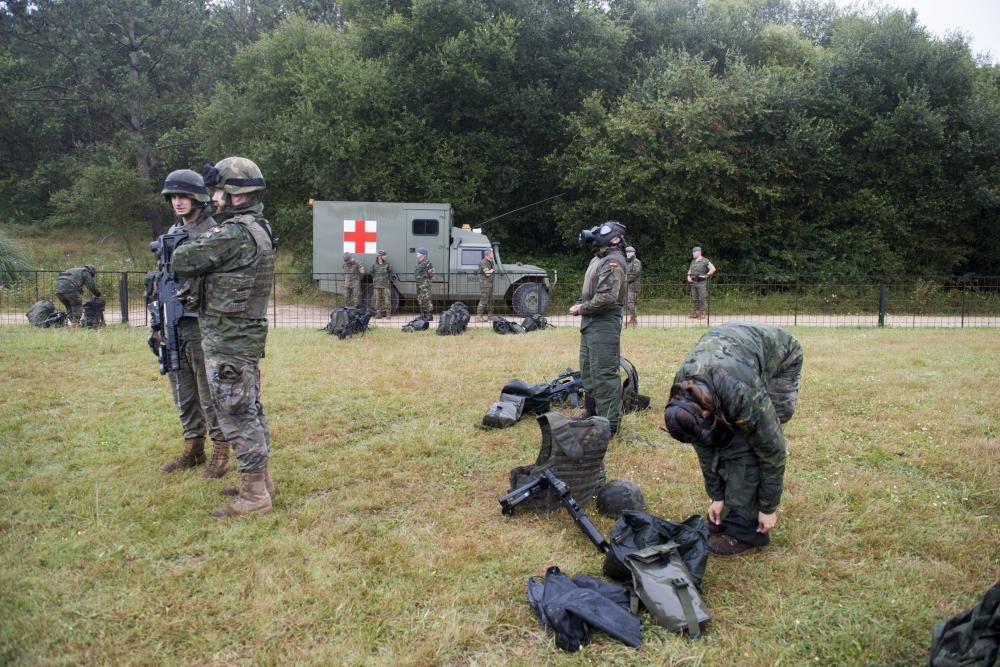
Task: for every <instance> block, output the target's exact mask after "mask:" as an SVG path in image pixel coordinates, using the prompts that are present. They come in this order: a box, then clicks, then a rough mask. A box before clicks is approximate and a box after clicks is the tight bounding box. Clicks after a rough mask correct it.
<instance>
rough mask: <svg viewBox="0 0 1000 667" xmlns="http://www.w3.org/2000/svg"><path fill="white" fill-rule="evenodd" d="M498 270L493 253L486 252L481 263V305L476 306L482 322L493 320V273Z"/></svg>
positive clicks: (490, 251)
mask: <svg viewBox="0 0 1000 667" xmlns="http://www.w3.org/2000/svg"><path fill="white" fill-rule="evenodd" d="M496 269H497V267H496V264H495V263H494V261H493V251H492V250H484V251H483V258H482V260H481V261H480V262H479V304H478V305H477V306H476V315H479V321H480V322H489V321H492V320H493V273H494V272H495V271H496Z"/></svg>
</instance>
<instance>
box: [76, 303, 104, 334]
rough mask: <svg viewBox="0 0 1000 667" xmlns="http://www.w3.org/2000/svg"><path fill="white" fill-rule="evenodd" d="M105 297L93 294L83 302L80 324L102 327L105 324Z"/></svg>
mask: <svg viewBox="0 0 1000 667" xmlns="http://www.w3.org/2000/svg"><path fill="white" fill-rule="evenodd" d="M104 303H105V302H104V297H102V296H93V297H90V298H89V299H87V300H86V301H84V302H83V317H82V318H81V319H80V326H81V327H86V328H88V329H100V328H101V327H103V326H104Z"/></svg>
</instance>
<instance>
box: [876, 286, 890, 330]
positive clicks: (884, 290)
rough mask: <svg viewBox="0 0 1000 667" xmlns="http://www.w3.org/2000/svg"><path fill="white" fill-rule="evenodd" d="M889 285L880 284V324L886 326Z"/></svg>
mask: <svg viewBox="0 0 1000 667" xmlns="http://www.w3.org/2000/svg"><path fill="white" fill-rule="evenodd" d="M888 292H889V287H888V286H887V285H886V284H885V283H879V285H878V325H879V326H880V327H884V326H885V303H886V300H887V296H888Z"/></svg>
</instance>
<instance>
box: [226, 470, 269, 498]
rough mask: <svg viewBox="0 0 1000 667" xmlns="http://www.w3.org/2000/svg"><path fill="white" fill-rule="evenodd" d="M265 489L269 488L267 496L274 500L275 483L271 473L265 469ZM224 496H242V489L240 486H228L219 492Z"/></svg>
mask: <svg viewBox="0 0 1000 667" xmlns="http://www.w3.org/2000/svg"><path fill="white" fill-rule="evenodd" d="M264 487H265V488H267V495H269V496H271V498H274V482H272V481H271V471H270V470H267V469H266V468H265V470H264ZM219 493H221V494H222V495H224V496H230V497H234V496H238V495H240V487H238V486H227V487H226V488H224V489H223V490H222V491H219Z"/></svg>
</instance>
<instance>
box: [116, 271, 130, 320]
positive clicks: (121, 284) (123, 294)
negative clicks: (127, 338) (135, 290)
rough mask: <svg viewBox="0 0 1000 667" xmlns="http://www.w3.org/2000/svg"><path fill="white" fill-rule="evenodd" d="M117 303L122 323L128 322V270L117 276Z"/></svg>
mask: <svg viewBox="0 0 1000 667" xmlns="http://www.w3.org/2000/svg"><path fill="white" fill-rule="evenodd" d="M118 305H119V306H120V307H121V311H122V324H128V272H126V271H122V272H121V274H119V276H118Z"/></svg>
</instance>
